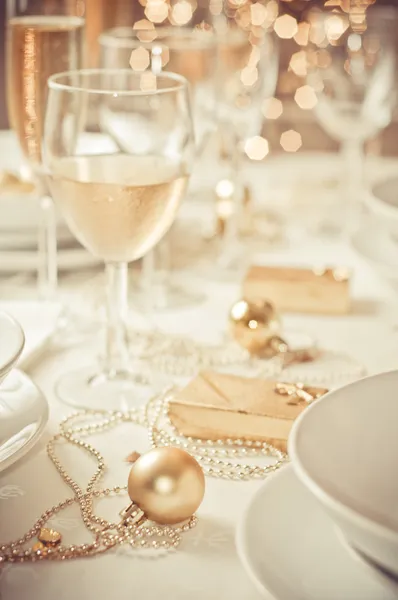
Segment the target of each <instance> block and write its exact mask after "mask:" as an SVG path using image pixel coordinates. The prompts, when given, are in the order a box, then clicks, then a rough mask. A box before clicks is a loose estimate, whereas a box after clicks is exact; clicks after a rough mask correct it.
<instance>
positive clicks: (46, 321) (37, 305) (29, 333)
mask: <svg viewBox="0 0 398 600" xmlns="http://www.w3.org/2000/svg"><path fill="white" fill-rule="evenodd" d="M1 310H3V311H6V312H7V313H8V314H10V315H11V316H13V317H14V318H15V319H16V320H17V321H18V323H19V324H20V325H21V327H22V329H23V330H24V333H25V347H24V350H23V352H22V356H21V358H20V359H19V361H18V366H19V367H21V368H22V369H26V368H27V367H28V366H29V365H30V364H31V363H32V362H33V361H34V360H36V359H37V358H38V356H39V355H40V353H41V352H43V351H44V349H45V347H46V345H47V343H48V342H49V340H50V337H51V335H52V334H53V333H54V331H55V328H56V323H57V319H58V317H59V315H60V313H61V310H62V307H61V305H60V304H58V303H55V302H54V303H51V302H38V301H26V302H23V301H15V302H13V301H7V302H0V311H1Z"/></svg>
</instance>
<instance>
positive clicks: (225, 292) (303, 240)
mask: <svg viewBox="0 0 398 600" xmlns="http://www.w3.org/2000/svg"><path fill="white" fill-rule="evenodd" d="M256 261H261V262H267V264H289V265H292V264H293V265H294V264H296V265H305V264H307V265H314V263H316V264H322V263H323V264H329V265H339V266H343V265H344V266H347V267H350V268H351V269H352V272H353V278H352V298H353V308H352V312H351V314H350V315H348V316H342V317H320V316H289V317H286V318H285V319H284V326H285V327H286V329H289V328H299V329H300V330H301V331H303V332H306V333H308V334H310V335H312V336H314V337H315V339H316V340H317V342H318V343H319V345H320V346H321V347H322V348H325V349H327V350H332V351H334V352H336V353H337V354H338V356H339V357H340V363H339V364H340V366H341V365H342V367H341V369H342V373H343V372H344V373H345V371H344V369H345V366H346V365H351V364H354V365H356V366H358V367H359V368H362V367H363V370H364V371H365V370H366V372H368V373H374V372H378V371H381V370H387V369H390V368H395V367H397V365H398V358H397V357H398V327H397V325H398V313H397V314H396V313H395V312H394V311H395V304H396V297H395V293H394V292H393V291H392V289H391V287H390V286H389V284H387V283H386V282H385V281H384V280H382V279H381V278H380V276H379V275H378V274H377V273H376V272H374V271H373V270H372V269H371V268H370V267H369V266H368V265H367V264H366V262H365V261H364V260H363V259H362V258H361V257H359V256H358V255H356V254H355V252H354V251H353V250H352V249H351V248H350V247H349V246H348V245H345V244H344V243H342V242H336V241H328V240H327V239H323V238H319V237H318V238H317V237H311V236H308V235H302V236H301V237H300V236H299V237H296V238H293V239H291V240H290V242H289V243H288V244H282V245H281V246H278V245H276V246H275V247H270V248H269V249H267V252H266V253H263V254H262V255H259V256H257V258H256ZM179 277H180V279H179V281H180V282H182V283H184V282H185V284H186V285H188V283H189V282H191V279H192V278H189V277H188V276H187V275H186V274H185V275H184V273H182V274H181V273H180V274H179ZM70 279H71V278H70ZM72 279H73V278H72ZM198 281H199V283H198ZM196 284H197V285H198V286H199V287H200V289H201V290H202V291H204V292H206V295H207V300H206V302H205V303H204V304H202V305H200V306H196V307H193V308H186V309H181V310H179V311H178V312H177V311H168V312H165V313H163V314H162V313H158V314H156V315H155V316H154V318H153V320H154V321H155V322H156V324H157V325H158V326H160V327H164V328H165V329H167V330H170V331H171V330H172V331H176V332H179V333H186V334H191V335H192V336H200V337H202V338H206V339H208V340H212V339H217V338H218V336H219V335H220V334H221V333H222V332H223V330H225V325H226V315H227V311H228V307H229V306H230V305H231V304H232V303H233V302H234V301H235V300H236V299H237V298H239V277H237V278H236V280H235V282H233V283H226V282H209V281H205V280H203V281H202V282H200V280H196ZM68 285H69V284H68ZM190 285H191V283H190ZM72 287H73V286H72V285H71V286H70V290H72ZM71 293H72V292H71ZM77 297H78V296H76V298H77ZM95 352H96V347H95V344H94V343H88V342H87V343H85V344H84V345H82V346H78V347H74V348H69V349H55V348H53V349H52V350H51V351H50V350H49V351H47V352H46V353H45V354H43V355H42V356H41V357H40V360H38V361H37V362H36V364H35V365H32V366H31V367H30V369H29V374H30V375H31V376H32V378H33V379H34V380H35V381H36V382H37V384H38V385H39V386H40V387H41V388H42V389H43V391H44V392H45V394H46V395H47V398H48V402H49V404H50V420H49V424H48V426H47V429H46V432H45V434H44V436H43V438H42V439H41V441H40V442H39V443H38V444H37V446H36V447H35V448H34V450H33V451H31V452H30V453H29V455H27V456H26V457H25V458H24V459H23V460H21V461H20V462H18V463H17V464H16V465H14V466H13V467H12V468H10V469H9V470H7V471H6V472H4V473H2V474H1V476H0V523H1V525H0V529H1V540H4V541H7V540H11V539H15V538H16V537H18V536H19V535H21V534H23V533H24V532H25V531H26V530H27V529H28V528H29V527H30V526H31V525H32V524H33V522H34V520H35V518H37V517H38V515H39V514H41V513H42V512H43V510H45V509H47V508H49V507H50V506H52V505H53V504H56V503H57V502H59V501H60V500H62V499H63V498H65V497H69V496H70V490H69V489H68V488H67V487H66V486H65V484H64V483H63V482H62V481H61V480H60V478H59V476H58V474H57V473H56V471H55V469H54V467H53V465H52V464H51V462H50V461H49V459H48V458H47V455H46V449H45V446H46V442H47V441H48V439H49V437H50V436H51V434H53V433H54V432H55V431H57V424H58V423H59V421H60V420H61V418H63V417H64V416H65V415H67V414H69V412H70V410H69V408H68V407H67V406H65V405H63V404H61V403H60V402H59V401H58V400H57V398H56V396H55V394H54V383H55V381H56V380H57V378H58V377H59V376H60V374H62V373H64V372H65V371H67V370H68V369H70V368H73V367H75V366H81V365H82V364H90V363H91V362H92V360H93V356H95ZM339 368H340V367H337V371H338V372H336V374H335V375H336V376H335V378H334V381H333V385H339V384H341V383H344V382H345V380H346V379H347V378H350V375H349V374H348V375H347V373H345V374H344V375H343V374H341V377H342V380H341V381H340V379H339V378H340V371H339ZM348 371H349V368H348ZM318 376H319V374H318ZM325 377H326V375H325ZM93 441H94V442H95V444H96V445H98V447H99V449H103V451H104V454H105V458H106V462H107V463H108V465H109V467H110V468H109V471H108V473H107V475H106V479H105V483H109V484H113V485H123V483H124V482H125V481H126V478H127V474H128V465H126V463H125V461H124V458H125V456H126V455H127V454H128V453H129V452H131V451H132V450H135V449H137V450H138V451H143V450H145V448H147V447H148V441H147V434H146V432H145V430H144V429H142V428H139V427H137V426H134V425H125V426H123V427H122V428H120V429H118V430H115V431H114V432H113V433H110V434H106V435H104V436H103V437H98V438H93ZM76 452H77V451H76ZM76 452H75V451H74V449H68V450H67V451H66V450H65V448H64V449H63V450H62V452H61V455H62V458H63V460H64V463H65V464H66V465H67V466H68V469H69V471H70V472H71V473H72V474H73V476H74V477H75V478H76V479H77V480H78V481H79V482H81V483H82V484H83V483H84V482H85V481H86V480H88V479H89V476H90V473H91V472H92V467H93V465H92V463H91V462H90V459H89V458H87V459H86V458H84V459H83V458H81V457H80V456H79V455H78V454H76ZM259 485H261V482H259V481H249V482H227V481H221V480H216V479H208V480H207V482H206V495H205V499H204V502H203V504H202V506H201V507H200V510H199V512H198V517H199V522H198V525H197V527H196V528H195V529H194V530H192V531H191V532H189V533H188V534H186V535H185V537H184V539H183V542H182V545H181V547H180V549H178V551H176V552H173V553H170V554H169V555H166V556H164V555H158V556H156V555H153V554H150V555H148V554H146V553H145V551H137V550H135V551H133V550H129V549H126V548H124V547H123V548H119V549H117V550H114V551H111V552H109V553H108V554H107V555H104V556H101V557H96V558H93V559H87V560H78V561H73V562H68V563H59V564H58V563H41V564H40V565H13V566H10V565H8V566H6V567H4V568H3V570H2V571H1V572H0V591H1V593H0V596H1V600H16V599H18V600H24V599H25V598H26V599H28V598H29V599H32V598H34V599H38V598H40V600H63V599H65V600H69V599H71V598H74V599H76V600H83V599H85V600H97V598H106V597H115V598H118V599H120V600H130V599H131V598H133V597H134V598H145V599H148V600H152V599H158V598H167V599H170V600H171V599H173V600H180V599H181V600H186V599H187V598H189V599H190V600H199V599H200V600H219V599H229V600H242V599H244V600H257V599H258V598H259V595H258V593H257V591H256V590H255V589H254V587H253V585H252V583H251V582H250V580H249V578H248V576H247V575H246V573H245V572H244V570H243V567H242V566H241V564H240V562H239V559H238V556H237V553H236V550H235V541H234V538H235V527H236V524H237V522H238V520H239V519H240V518H241V516H242V513H243V511H244V509H245V506H246V505H247V504H248V502H249V501H250V498H251V496H252V494H253V493H254V491H255V490H256V489H257V488H258V486H259ZM97 509H98V512H100V513H102V514H104V515H105V516H106V515H109V516H110V515H111V514H112V511H115V510H116V507H115V505H114V504H113V501H112V500H101V501H99V502H98V503H97ZM114 515H115V512H113V516H114ZM51 524H52V526H54V527H55V528H56V529H59V530H60V531H61V532H62V534H63V535H64V539H65V543H68V542H70V543H74V542H76V543H78V542H79V541H80V542H82V543H83V541H85V540H87V537H85V536H86V533H85V531H84V530H83V528H82V527H81V523H80V519H79V515H78V511H77V509H76V507H74V508H70V509H68V510H67V511H65V512H62V513H60V514H59V515H58V516H57V517H56V518H54V519H53V520H52V522H51ZM333 600H339V599H333ZM341 600H343V599H341Z"/></svg>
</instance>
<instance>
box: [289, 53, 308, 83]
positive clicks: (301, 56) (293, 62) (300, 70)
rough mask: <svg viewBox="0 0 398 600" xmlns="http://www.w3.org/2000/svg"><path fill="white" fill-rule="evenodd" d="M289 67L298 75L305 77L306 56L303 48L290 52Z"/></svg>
mask: <svg viewBox="0 0 398 600" xmlns="http://www.w3.org/2000/svg"><path fill="white" fill-rule="evenodd" d="M289 68H290V69H291V70H292V71H293V73H295V74H296V75H298V76H299V77H305V76H306V75H307V57H306V54H305V52H304V50H300V52H295V53H294V54H292V57H291V59H290V63H289Z"/></svg>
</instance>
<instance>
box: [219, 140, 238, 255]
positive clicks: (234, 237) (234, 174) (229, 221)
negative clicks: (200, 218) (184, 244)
mask: <svg viewBox="0 0 398 600" xmlns="http://www.w3.org/2000/svg"><path fill="white" fill-rule="evenodd" d="M230 166H231V174H230V182H231V184H232V194H231V197H230V198H229V200H230V203H231V206H230V211H229V213H230V214H229V216H228V217H227V218H226V220H225V229H224V234H223V242H222V248H221V256H220V261H221V264H224V263H227V264H226V266H228V263H229V262H230V261H231V260H232V261H233V254H234V253H235V252H237V251H238V248H237V241H238V238H239V224H240V219H241V216H242V211H243V193H242V192H243V190H242V182H241V173H242V152H241V147H240V143H239V140H238V139H235V140H234V143H233V144H232V151H231V157H230Z"/></svg>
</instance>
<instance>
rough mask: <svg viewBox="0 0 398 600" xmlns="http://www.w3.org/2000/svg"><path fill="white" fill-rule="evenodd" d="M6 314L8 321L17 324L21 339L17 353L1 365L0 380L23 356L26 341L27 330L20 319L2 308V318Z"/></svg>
mask: <svg viewBox="0 0 398 600" xmlns="http://www.w3.org/2000/svg"><path fill="white" fill-rule="evenodd" d="M4 316H5V317H6V318H7V319H8V321H11V323H12V324H13V326H15V329H16V330H18V335H19V337H20V340H19V348H18V350H17V351H16V352H15V354H13V356H12V357H11V358H9V359H8V361H7V362H6V363H5V364H4V365H0V381H1V380H2V378H3V377H4V376H5V375H7V373H8V372H9V371H10V370H11V369H12V366H13V365H14V364H15V363H16V362H17V360H18V359H19V357H20V356H21V354H22V352H23V349H24V347H25V343H26V338H25V332H24V330H23V329H22V326H21V325H20V323H18V321H17V320H16V318H15V317H13V316H12V315H11V314H10V313H9V312H8V311H6V310H0V319H1V318H2V317H4Z"/></svg>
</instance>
